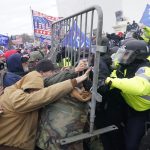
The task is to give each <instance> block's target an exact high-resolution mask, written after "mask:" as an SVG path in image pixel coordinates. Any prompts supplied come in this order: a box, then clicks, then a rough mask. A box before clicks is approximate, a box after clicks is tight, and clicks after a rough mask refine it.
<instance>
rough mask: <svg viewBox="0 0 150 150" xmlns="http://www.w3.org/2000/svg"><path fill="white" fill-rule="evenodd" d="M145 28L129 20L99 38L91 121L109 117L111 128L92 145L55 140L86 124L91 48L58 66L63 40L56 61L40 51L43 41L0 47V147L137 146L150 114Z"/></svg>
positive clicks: (120, 149)
mask: <svg viewBox="0 0 150 150" xmlns="http://www.w3.org/2000/svg"><path fill="white" fill-rule="evenodd" d="M149 31H150V30H149V28H148V27H144V28H143V29H141V28H140V27H139V25H138V24H137V23H136V22H135V21H133V23H132V24H130V23H128V24H127V29H126V32H125V33H122V32H119V33H117V34H115V33H111V34H108V33H107V34H106V35H104V36H103V37H102V42H101V45H102V46H105V47H106V49H107V50H106V52H105V53H101V56H100V64H99V82H98V85H97V86H98V92H99V93H100V94H101V95H102V96H103V101H102V102H101V103H99V102H97V105H96V118H95V128H96V129H100V128H103V127H107V126H109V125H112V124H114V125H116V126H117V127H118V130H115V131H112V132H108V133H105V134H103V135H101V136H100V137H99V138H98V140H96V144H93V143H92V140H91V139H90V140H89V139H88V140H83V141H78V142H74V143H71V144H66V145H63V146H62V145H60V143H58V142H57V140H58V139H62V138H66V137H70V136H74V135H77V134H81V133H83V132H84V131H86V130H87V127H86V125H87V126H88V122H89V117H88V116H89V109H90V105H89V103H88V102H89V101H90V100H91V95H92V93H91V89H92V84H93V83H92V81H93V71H92V70H93V69H92V67H93V66H94V55H95V54H92V53H91V54H90V55H89V53H88V55H87V57H90V59H89V58H86V54H85V57H84V58H82V56H81V57H80V61H79V62H78V63H77V64H76V65H74V64H72V62H70V59H69V58H67V63H66V62H64V64H61V65H60V64H59V63H60V60H61V59H62V58H64V57H65V55H64V53H65V47H63V48H62V51H61V50H60V51H59V54H58V55H57V58H56V59H58V62H57V60H56V62H57V64H53V62H52V61H51V60H49V58H48V57H47V56H48V51H49V50H50V47H49V48H48V49H47V50H46V49H41V48H40V47H35V48H34V49H32V50H27V49H20V48H18V49H13V50H9V51H6V52H1V54H0V130H1V133H0V150H49V149H50V150H96V149H97V150H101V149H104V150H138V149H139V148H141V143H142V137H143V136H144V134H145V123H146V122H147V121H149V119H150V118H149V109H150V101H149V100H150V90H149V89H150V81H149V79H150V68H149V67H150V63H149V59H148V56H149V55H150V48H149V39H150V38H149V37H148V36H147V35H149V34H150V32H149ZM130 33H131V34H130ZM147 39H148V40H147ZM95 40H96V39H95ZM93 43H94V42H93ZM95 43H96V42H95ZM65 60H66V59H65ZM88 60H90V64H89V62H88ZM66 64H68V66H67V65H66ZM73 66H75V67H73ZM90 66H92V67H90ZM100 143H102V145H101V144H100ZM140 150H142V149H140Z"/></svg>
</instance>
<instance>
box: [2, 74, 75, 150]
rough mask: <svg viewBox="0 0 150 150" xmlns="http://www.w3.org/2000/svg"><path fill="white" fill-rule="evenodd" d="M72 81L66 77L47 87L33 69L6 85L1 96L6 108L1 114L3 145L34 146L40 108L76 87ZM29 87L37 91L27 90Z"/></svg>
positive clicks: (30, 148) (24, 147) (31, 149)
mask: <svg viewBox="0 0 150 150" xmlns="http://www.w3.org/2000/svg"><path fill="white" fill-rule="evenodd" d="M72 85H73V84H72V82H71V80H66V81H64V82H61V83H58V84H54V85H52V86H49V87H47V88H44V83H43V78H42V76H41V75H40V74H39V73H38V72H36V71H33V72H31V73H29V74H27V75H26V76H24V77H23V78H22V79H21V80H19V81H18V82H17V83H16V84H14V85H12V86H10V87H7V88H5V90H4V94H3V95H1V97H0V103H1V104H2V105H3V109H4V113H3V115H1V116H0V130H1V134H0V145H7V146H11V147H18V148H21V149H24V150H33V149H34V146H35V136H36V130H37V121H38V109H39V108H41V107H43V106H45V105H47V104H49V103H51V102H53V101H55V100H57V99H59V98H60V97H62V96H64V95H65V94H67V93H69V92H70V91H71V90H72V89H73V86H72ZM28 89H31V90H32V89H37V90H38V91H35V92H32V93H27V92H25V91H26V90H28ZM56 89H57V90H56Z"/></svg>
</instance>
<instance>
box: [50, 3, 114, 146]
mask: <svg viewBox="0 0 150 150" xmlns="http://www.w3.org/2000/svg"><path fill="white" fill-rule="evenodd" d="M95 22H97V23H95ZM102 25H103V12H102V9H101V7H99V6H93V7H90V8H88V9H85V10H83V11H81V12H79V13H76V14H74V15H71V16H69V17H66V18H63V19H61V20H59V21H57V22H54V23H53V24H52V48H51V51H50V54H49V57H50V59H51V60H52V61H53V62H54V63H59V62H61V61H62V60H64V59H66V58H67V61H64V62H63V63H64V64H63V65H64V66H67V63H68V66H69V63H70V64H71V65H72V66H75V65H76V64H77V63H78V62H79V60H80V59H83V58H87V59H88V63H89V64H90V61H91V55H94V57H95V59H94V67H93V72H94V75H93V86H92V100H91V111H90V129H89V132H88V133H83V134H81V135H78V136H74V137H69V138H65V139H60V140H58V141H57V142H59V143H60V144H62V145H64V144H68V143H71V142H75V141H77V140H82V139H85V138H89V137H92V136H95V135H98V134H102V133H105V132H109V131H112V130H115V129H117V127H116V126H114V125H112V126H108V127H106V128H102V129H99V130H95V131H94V130H93V128H94V119H95V108H96V101H99V102H101V101H102V97H101V95H100V94H98V93H97V84H98V74H99V61H100V52H103V51H105V47H103V46H101V40H102ZM94 28H96V36H95V37H94V36H93V34H94V33H93V31H94ZM94 38H95V39H94ZM94 42H96V43H95V45H94V44H93V43H94ZM94 48H95V49H94Z"/></svg>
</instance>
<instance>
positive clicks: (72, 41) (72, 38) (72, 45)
mask: <svg viewBox="0 0 150 150" xmlns="http://www.w3.org/2000/svg"><path fill="white" fill-rule="evenodd" d="M73 53H74V17H73V18H72V30H71V64H72V62H73Z"/></svg>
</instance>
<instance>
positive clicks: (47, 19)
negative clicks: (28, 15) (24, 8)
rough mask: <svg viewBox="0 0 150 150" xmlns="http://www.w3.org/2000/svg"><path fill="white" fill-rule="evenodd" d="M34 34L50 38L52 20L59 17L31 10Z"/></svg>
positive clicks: (38, 36)
mask: <svg viewBox="0 0 150 150" xmlns="http://www.w3.org/2000/svg"><path fill="white" fill-rule="evenodd" d="M32 17H33V26H34V36H35V37H37V38H45V39H49V40H50V39H51V26H52V23H53V22H54V21H57V20H58V19H60V18H59V17H53V16H48V15H45V14H43V13H41V12H38V11H34V10H32Z"/></svg>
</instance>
